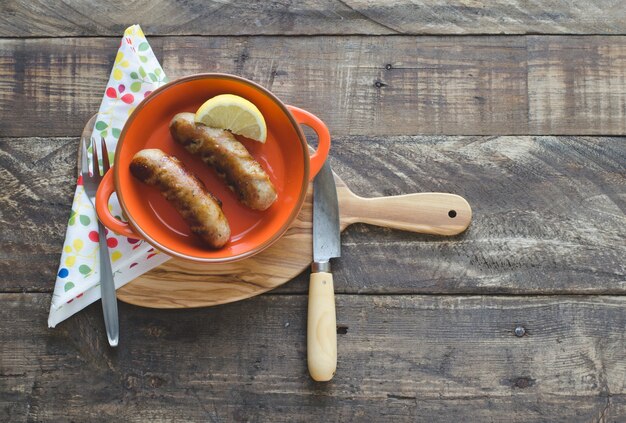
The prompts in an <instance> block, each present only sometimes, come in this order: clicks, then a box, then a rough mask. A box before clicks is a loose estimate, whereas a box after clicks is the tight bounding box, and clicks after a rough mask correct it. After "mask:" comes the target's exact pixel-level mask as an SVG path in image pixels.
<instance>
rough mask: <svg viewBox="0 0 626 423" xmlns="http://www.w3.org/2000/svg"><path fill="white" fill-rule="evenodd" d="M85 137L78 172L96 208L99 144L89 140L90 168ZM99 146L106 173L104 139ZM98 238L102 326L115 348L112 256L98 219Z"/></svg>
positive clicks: (117, 331) (116, 325) (116, 330)
mask: <svg viewBox="0 0 626 423" xmlns="http://www.w3.org/2000/svg"><path fill="white" fill-rule="evenodd" d="M87 142H88V141H87V138H86V137H83V138H82V139H81V148H82V151H81V153H82V154H81V174H82V176H83V187H84V188H85V193H86V194H87V197H89V201H91V204H92V205H93V206H94V207H95V205H96V191H97V190H98V185H100V181H101V180H102V175H100V165H99V164H98V145H97V144H96V142H95V140H94V139H93V138H92V139H91V148H92V150H93V169H90V166H89V159H88V157H87V148H88V147H87ZM101 145H102V170H103V173H106V172H107V171H108V170H109V168H110V166H109V153H108V152H107V146H106V143H105V142H104V138H103V139H102V142H101ZM98 238H99V243H100V291H101V294H102V312H103V313H104V325H105V327H106V330H107V337H108V338H109V345H111V346H112V347H117V344H118V342H119V337H120V324H119V319H118V315H117V297H116V296H115V283H114V282H113V270H112V269H111V259H110V258H109V247H108V246H107V239H106V231H105V228H104V225H103V224H102V223H101V222H100V220H98Z"/></svg>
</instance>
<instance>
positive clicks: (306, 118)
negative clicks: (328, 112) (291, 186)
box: [287, 106, 330, 181]
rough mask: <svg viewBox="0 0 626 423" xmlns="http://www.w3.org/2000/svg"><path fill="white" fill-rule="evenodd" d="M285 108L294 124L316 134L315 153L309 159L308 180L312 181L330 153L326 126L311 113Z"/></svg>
mask: <svg viewBox="0 0 626 423" xmlns="http://www.w3.org/2000/svg"><path fill="white" fill-rule="evenodd" d="M287 108H288V109H289V111H290V112H291V114H292V115H293V117H294V118H295V119H296V122H298V123H299V124H301V125H306V126H309V127H311V129H313V130H314V131H315V132H316V133H317V138H318V142H317V151H315V153H313V154H312V155H311V158H310V164H311V165H310V169H311V171H310V173H309V179H310V180H311V181H312V180H313V178H315V175H317V173H318V172H319V171H320V169H321V168H322V166H323V165H324V162H325V161H326V158H327V157H328V152H329V151H330V132H329V131H328V127H327V126H326V124H325V123H324V122H322V120H321V119H320V118H318V117H317V116H315V115H314V114H313V113H311V112H307V111H306V110H303V109H300V108H298V107H294V106H287Z"/></svg>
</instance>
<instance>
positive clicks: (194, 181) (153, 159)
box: [130, 149, 230, 248]
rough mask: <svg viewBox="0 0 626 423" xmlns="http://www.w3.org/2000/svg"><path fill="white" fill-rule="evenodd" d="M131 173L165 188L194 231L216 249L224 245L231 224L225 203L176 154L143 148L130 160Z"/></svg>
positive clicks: (165, 195) (168, 196) (164, 194)
mask: <svg viewBox="0 0 626 423" xmlns="http://www.w3.org/2000/svg"><path fill="white" fill-rule="evenodd" d="M130 172H131V173H132V174H133V176H134V177H135V178H137V179H139V180H140V181H142V182H144V183H146V184H148V185H153V186H155V187H156V188H158V189H159V191H161V194H162V195H163V197H165V199H166V200H168V201H169V202H170V203H171V204H172V205H173V206H174V207H175V208H176V210H177V211H178V212H179V213H180V214H181V215H182V217H183V218H184V219H185V221H186V222H187V224H189V227H190V229H191V231H192V232H193V233H194V234H196V235H198V236H199V237H200V238H202V239H203V240H204V241H205V242H206V243H207V244H208V245H209V246H211V247H213V248H220V247H223V246H224V244H226V242H227V241H228V239H229V238H230V227H229V226H228V221H227V220H226V217H225V216H224V213H223V212H222V203H221V202H220V200H218V199H217V198H215V197H214V196H213V195H212V194H211V193H210V192H209V191H208V190H207V189H206V187H205V186H204V184H203V183H202V181H200V180H199V179H198V178H196V177H195V176H194V175H193V174H191V173H190V172H189V171H188V170H187V169H186V168H185V166H184V165H183V164H182V163H181V162H180V160H178V159H177V158H176V157H172V156H168V155H167V154H165V153H164V152H163V151H161V150H159V149H146V150H141V151H139V152H138V153H137V154H135V156H134V157H133V160H132V161H131V162H130Z"/></svg>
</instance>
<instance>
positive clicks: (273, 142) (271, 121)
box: [96, 74, 330, 263]
mask: <svg viewBox="0 0 626 423" xmlns="http://www.w3.org/2000/svg"><path fill="white" fill-rule="evenodd" d="M219 94H235V95H239V96H241V97H244V98H246V99H248V100H250V101H251V102H252V103H254V104H255V105H256V106H257V107H258V108H259V110H260V111H261V113H262V114H263V116H264V117H265V121H266V123H267V141H266V142H265V144H261V143H258V142H255V141H251V140H246V139H240V140H241V142H242V143H243V144H244V145H245V146H246V148H247V149H248V151H250V153H251V154H252V155H253V156H254V157H255V158H256V160H257V161H258V162H259V163H260V164H261V166H263V168H264V169H265V171H266V172H267V173H268V175H269V177H270V179H271V180H272V183H273V184H274V186H275V187H276V190H277V192H278V199H277V200H276V202H275V203H274V204H273V205H272V206H271V207H270V208H269V209H267V210H265V211H262V212H261V211H254V210H250V209H248V208H247V207H245V206H244V205H242V204H241V203H239V202H238V201H237V196H236V195H235V194H234V193H233V192H232V191H231V190H230V189H228V187H227V186H226V184H225V183H224V182H222V181H221V180H220V179H219V178H218V177H217V175H216V173H215V171H214V170H213V169H211V168H210V167H208V166H207V165H205V164H204V163H203V162H202V161H201V160H200V159H199V158H198V157H195V156H193V155H192V154H190V153H188V152H187V151H186V150H185V149H184V148H183V147H182V146H181V145H179V144H178V143H177V142H176V141H174V139H173V138H172V136H171V135H170V132H169V127H168V125H169V123H170V120H171V119H172V117H173V116H174V115H175V114H177V113H180V112H195V111H196V110H197V109H198V107H200V106H201V105H202V104H203V103H204V102H205V101H206V100H208V99H210V98H211V97H214V96H216V95H219ZM300 124H305V125H307V126H310V127H311V128H313V129H314V130H315V131H316V132H317V135H318V138H319V142H318V149H317V151H316V152H315V153H314V154H312V155H311V156H310V157H309V148H308V145H307V142H306V138H305V136H304V134H303V132H302V129H301V128H300ZM145 148H160V149H161V150H163V151H164V152H165V153H167V154H170V155H173V156H175V157H177V158H178V159H180V160H181V161H182V162H183V163H184V164H185V165H186V166H187V168H188V169H189V170H191V171H192V172H193V173H194V174H195V175H196V176H198V177H199V178H200V179H201V180H202V181H203V182H204V183H205V185H206V186H207V188H208V189H209V191H211V192H212V193H213V194H214V195H215V196H217V197H218V198H219V199H220V200H221V201H222V204H223V210H224V214H225V215H226V218H227V219H228V222H229V224H230V228H231V238H230V240H229V242H228V243H227V244H226V245H225V246H224V247H223V248H221V249H218V250H212V249H210V248H208V247H207V246H206V245H204V244H203V243H202V241H201V240H200V239H199V238H198V237H197V236H195V235H194V234H192V233H191V231H190V230H189V226H188V225H187V224H186V223H185V221H184V220H183V218H182V217H181V216H180V215H179V214H178V213H177V212H176V210H175V209H174V207H173V206H172V205H171V204H169V203H168V202H167V201H166V200H165V199H164V198H163V197H162V196H161V194H160V192H159V191H158V190H157V189H156V188H154V187H151V186H147V185H145V184H143V183H142V182H140V181H138V180H137V179H135V178H134V177H133V176H132V175H131V173H130V169H129V165H130V162H131V160H132V158H133V156H134V155H135V153H137V152H138V151H140V150H143V149H145ZM329 148H330V134H329V132H328V128H327V127H326V125H324V123H323V122H322V121H321V120H320V119H318V118H317V117H315V116H314V115H312V114H311V113H309V112H306V111H304V110H301V109H298V108H296V107H291V106H286V105H284V104H283V103H282V102H281V101H280V100H279V99H278V98H276V96H274V95H273V94H272V93H270V92H269V91H268V90H266V89H265V88H263V87H261V86H259V85H257V84H255V83H254V82H251V81H248V80H246V79H244V78H240V77H237V76H233V75H225V74H200V75H192V76H188V77H185V78H181V79H178V80H176V81H173V82H170V83H168V84H166V85H164V86H162V87H160V88H159V89H157V90H155V91H154V92H153V93H152V94H151V95H150V96H149V97H148V98H146V99H145V100H144V101H143V102H142V103H141V104H140V105H139V106H138V107H137V109H135V111H134V112H133V113H132V114H131V115H130V117H129V118H128V121H127V122H126V125H125V126H124V129H123V130H122V133H121V135H120V138H119V141H118V144H117V149H116V150H115V166H114V167H113V168H112V169H111V170H110V171H109V172H107V174H106V175H105V176H104V178H103V180H102V183H101V184H100V187H99V189H98V193H97V197H96V209H97V212H98V217H99V218H100V220H101V221H102V223H103V224H104V225H105V226H106V227H107V228H109V229H110V230H112V231H113V232H115V233H118V234H120V235H125V236H127V237H131V238H142V239H145V240H146V241H147V242H149V243H150V244H151V245H152V246H154V247H155V248H157V249H159V250H160V251H163V252H164V253H166V254H169V255H172V256H175V257H180V258H183V259H188V260H192V261H199V262H210V263H221V262H229V261H234V260H239V259H243V258H245V257H249V256H251V255H253V254H256V253H258V252H260V251H262V250H264V249H265V248H267V247H269V246H270V245H272V243H274V242H275V241H277V240H278V239H279V237H280V236H281V235H282V234H283V233H284V232H285V231H286V230H287V228H288V227H289V226H290V224H291V223H292V222H293V220H294V219H295V218H296V216H297V215H298V213H299V211H300V208H301V207H302V204H303V203H304V199H305V195H306V191H307V187H308V184H309V181H310V180H312V179H313V178H314V176H315V175H316V174H317V172H318V171H319V170H320V168H321V167H322V165H323V163H324V161H325V160H326V157H327V156H328V151H329ZM113 192H115V193H116V194H117V197H118V200H119V203H120V205H121V207H122V210H123V211H124V214H125V215H126V217H127V218H128V223H125V222H122V221H120V220H118V219H116V218H115V217H113V216H112V215H111V213H110V212H109V209H108V207H107V205H108V200H109V197H110V196H111V195H112V194H113Z"/></svg>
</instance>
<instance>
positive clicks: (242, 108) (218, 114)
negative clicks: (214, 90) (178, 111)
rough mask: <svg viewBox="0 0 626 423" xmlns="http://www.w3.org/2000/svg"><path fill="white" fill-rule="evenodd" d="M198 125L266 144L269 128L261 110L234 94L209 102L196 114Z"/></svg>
mask: <svg viewBox="0 0 626 423" xmlns="http://www.w3.org/2000/svg"><path fill="white" fill-rule="evenodd" d="M195 121H196V123H202V124H204V125H207V126H211V127H213V128H220V129H228V130H229V131H230V132H232V133H233V134H238V135H243V136H244V137H246V138H250V139H253V140H256V141H259V142H262V143H264V142H265V139H266V138H267V126H266V125H265V119H264V118H263V115H262V114H261V112H260V111H259V109H258V108H257V107H256V106H255V105H254V104H252V103H251V102H249V101H248V100H246V99H245V98H242V97H239V96H237V95H233V94H222V95H218V96H216V97H213V98H212V99H210V100H207V101H206V102H205V103H204V104H203V105H202V106H200V108H199V109H198V111H197V112H196V118H195Z"/></svg>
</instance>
